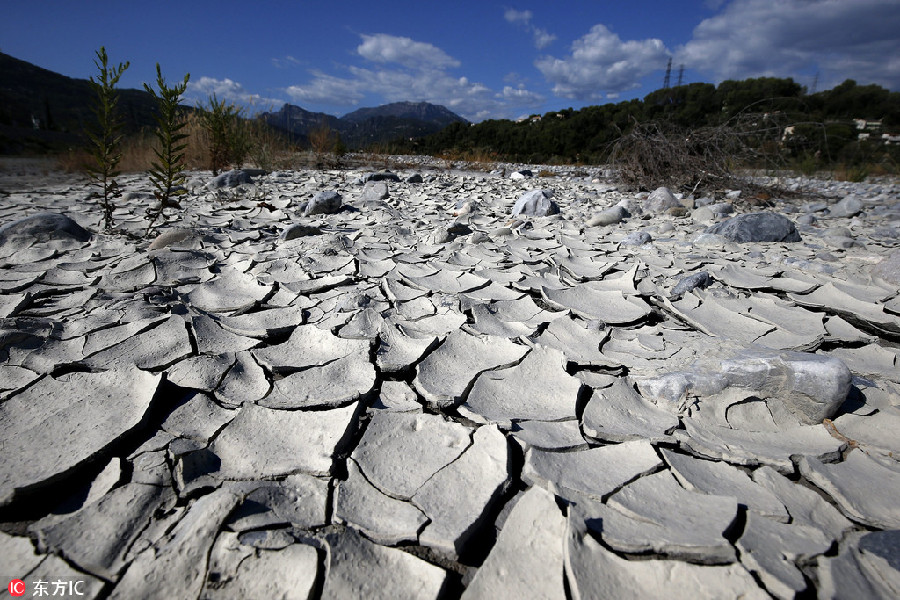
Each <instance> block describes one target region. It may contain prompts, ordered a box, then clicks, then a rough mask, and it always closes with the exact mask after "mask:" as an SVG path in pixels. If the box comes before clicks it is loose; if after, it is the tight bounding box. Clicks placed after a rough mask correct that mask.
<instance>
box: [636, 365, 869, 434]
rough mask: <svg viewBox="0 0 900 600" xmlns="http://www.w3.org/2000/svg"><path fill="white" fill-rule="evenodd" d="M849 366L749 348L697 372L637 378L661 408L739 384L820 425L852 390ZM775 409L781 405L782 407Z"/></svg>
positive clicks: (754, 393) (639, 386) (644, 394)
mask: <svg viewBox="0 0 900 600" xmlns="http://www.w3.org/2000/svg"><path fill="white" fill-rule="evenodd" d="M850 379H851V375H850V370H849V369H847V366H846V365H844V363H843V362H841V361H840V360H838V359H834V358H831V357H826V356H821V355H818V354H809V353H804V352H774V351H771V350H755V349H754V350H746V351H744V352H741V353H739V354H737V355H736V356H734V357H733V358H728V359H724V360H710V361H708V363H707V364H706V365H704V366H702V367H700V368H698V369H696V370H695V371H689V372H681V373H670V374H667V375H664V376H662V377H659V378H651V379H644V380H641V381H638V388H639V389H640V391H641V394H642V395H643V396H644V397H645V398H648V399H650V400H652V401H653V402H655V403H656V404H657V405H658V406H662V407H666V406H668V407H675V406H678V405H679V404H680V403H681V402H683V401H684V399H685V398H687V397H688V396H690V397H704V396H712V395H714V394H718V393H719V392H721V391H722V390H724V389H726V388H740V389H742V390H747V391H748V392H750V393H752V394H753V395H755V396H757V397H759V398H761V399H764V400H766V402H767V403H768V404H769V405H770V406H776V407H777V408H780V407H784V408H786V409H787V410H788V411H790V413H791V414H793V415H794V416H795V417H796V418H797V419H798V421H799V422H800V423H803V424H808V425H813V424H817V423H821V422H822V420H823V419H826V418H829V417H831V416H833V415H834V414H835V412H837V410H838V408H840V406H841V404H843V402H844V400H846V399H847V394H848V393H849V392H850ZM777 408H776V409H777Z"/></svg>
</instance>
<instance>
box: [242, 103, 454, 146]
mask: <svg viewBox="0 0 900 600" xmlns="http://www.w3.org/2000/svg"><path fill="white" fill-rule="evenodd" d="M260 117H261V118H262V119H264V120H265V121H266V122H267V123H269V124H270V125H273V126H274V127H277V128H279V129H282V130H284V131H286V132H288V133H289V134H290V135H291V136H293V137H294V139H295V140H297V141H305V139H306V138H307V136H308V135H309V133H310V132H311V131H313V130H315V129H316V128H318V127H321V126H322V125H326V126H328V127H329V128H330V129H332V130H334V131H336V132H337V133H339V134H340V136H341V139H342V140H343V142H344V144H345V145H346V146H347V147H348V148H351V149H353V148H364V147H366V146H368V145H371V144H377V143H380V142H390V141H393V140H397V139H400V138H417V137H423V136H426V135H429V134H432V133H436V132H438V131H440V130H442V129H443V128H444V127H446V126H447V125H450V124H451V123H467V122H468V121H466V120H465V119H463V118H462V117H460V116H459V115H457V114H455V113H453V112H451V111H449V110H447V109H446V108H444V107H443V106H438V105H435V104H429V103H428V102H395V103H393V104H385V105H383V106H377V107H374V108H360V109H359V110H355V111H353V112H352V113H349V114H346V115H344V116H343V117H341V118H337V117H334V116H332V115H327V114H325V113H316V112H310V111H307V110H304V109H302V108H300V107H299V106H294V105H292V104H285V105H284V106H283V107H282V108H281V110H279V111H278V112H273V113H263V114H262V115H260Z"/></svg>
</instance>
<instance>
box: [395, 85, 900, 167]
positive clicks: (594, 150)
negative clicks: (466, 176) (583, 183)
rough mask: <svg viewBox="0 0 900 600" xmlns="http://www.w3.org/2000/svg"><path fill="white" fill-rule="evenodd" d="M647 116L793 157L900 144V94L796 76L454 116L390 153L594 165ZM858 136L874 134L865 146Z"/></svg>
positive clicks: (868, 156)
mask: <svg viewBox="0 0 900 600" xmlns="http://www.w3.org/2000/svg"><path fill="white" fill-rule="evenodd" d="M855 120H865V121H866V123H865V124H864V125H863V124H861V123H857V122H856V121H855ZM648 122H659V123H662V124H664V125H665V126H666V127H667V128H670V129H678V128H682V129H685V130H691V129H697V128H704V127H719V126H728V127H734V128H739V129H740V131H741V133H742V134H746V135H747V136H748V137H747V139H748V143H751V144H755V145H757V146H760V147H761V146H764V145H766V144H769V145H772V144H775V145H777V146H779V149H780V151H781V152H782V153H783V154H785V155H786V156H787V157H788V158H790V159H792V160H795V161H797V160H803V159H805V158H809V157H814V158H815V159H816V160H820V161H822V162H835V161H843V162H853V161H854V160H867V161H871V160H872V158H873V153H874V154H875V155H878V156H879V157H880V156H881V155H882V154H884V155H891V156H892V155H894V154H896V149H897V148H898V144H897V143H894V144H892V145H886V144H885V143H884V142H885V140H883V139H882V135H884V134H900V92H891V91H889V90H886V89H884V88H882V87H880V86H878V85H862V86H861V85H857V84H856V82H854V81H852V80H847V81H845V82H844V83H842V84H840V85H839V86H837V87H835V88H834V89H831V90H827V91H821V92H818V93H815V94H808V93H807V91H806V90H805V88H803V87H802V86H800V85H799V84H797V83H795V82H794V81H793V80H791V79H777V78H758V79H747V80H744V81H724V82H722V83H721V84H719V85H718V86H714V85H712V84H709V83H692V84H689V85H683V86H678V87H674V88H669V89H660V90H657V91H655V92H652V93H651V94H649V95H647V96H646V97H645V98H644V99H643V100H629V101H624V102H619V103H615V104H605V105H602V106H589V107H585V108H583V109H581V110H572V109H571V108H569V109H566V110H561V111H554V112H550V113H547V114H544V115H532V116H531V117H529V118H527V119H524V120H520V121H508V120H488V121H483V122H481V123H478V124H476V125H471V126H470V125H467V124H463V123H456V124H452V125H450V126H448V127H447V128H445V129H444V130H442V131H441V132H439V133H437V134H434V135H431V136H428V137H426V138H424V139H422V140H418V141H414V142H408V141H407V142H398V143H397V144H395V146H394V148H393V150H394V151H398V152H401V151H402V152H412V153H422V154H433V155H441V154H450V155H457V156H467V155H468V156H482V157H483V156H491V157H497V158H503V159H509V160H515V161H522V162H530V163H544V162H586V163H597V162H603V161H605V160H606V159H607V158H608V156H609V153H610V150H611V147H612V144H613V143H614V142H615V141H616V140H618V139H619V138H621V137H622V135H623V134H625V133H628V132H629V131H631V130H632V129H633V127H634V126H635V124H637V123H648ZM860 133H862V134H869V139H868V140H863V143H860ZM863 137H865V135H864V136H863Z"/></svg>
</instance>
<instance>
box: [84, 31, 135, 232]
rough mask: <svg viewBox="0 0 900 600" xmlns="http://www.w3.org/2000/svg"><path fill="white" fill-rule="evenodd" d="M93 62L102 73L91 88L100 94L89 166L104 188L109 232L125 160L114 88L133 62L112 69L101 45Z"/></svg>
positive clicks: (105, 221) (106, 220) (103, 202)
mask: <svg viewBox="0 0 900 600" xmlns="http://www.w3.org/2000/svg"><path fill="white" fill-rule="evenodd" d="M94 64H95V65H97V68H98V69H99V70H100V76H99V79H98V80H95V79H94V78H93V77H91V87H93V88H94V91H95V92H96V94H97V95H96V98H95V102H94V114H95V115H96V116H97V124H96V129H94V130H93V131H91V130H89V131H88V132H87V133H88V138H89V139H90V141H91V154H92V158H93V164H91V165H90V166H89V167H88V175H90V177H91V179H93V181H94V184H95V185H97V186H98V187H99V188H100V190H101V194H100V201H101V202H102V204H103V225H104V228H105V229H106V230H107V231H108V230H110V229H112V214H113V210H115V206H114V204H113V200H114V199H115V198H117V197H119V196H120V195H121V192H120V191H119V186H118V184H117V183H116V179H115V178H116V177H117V176H118V175H119V171H117V170H116V167H117V166H118V164H119V161H120V160H121V159H122V153H121V151H120V150H119V143H120V142H121V141H122V133H121V131H122V117H121V115H120V114H119V113H118V111H117V110H116V105H117V104H118V102H119V94H118V92H117V91H116V89H115V88H116V84H117V83H119V79H120V78H121V77H122V73H124V72H125V69H127V68H128V67H129V65H130V64H131V63H130V62H126V63H124V64H123V63H119V65H118V66H117V67H115V68H110V66H109V58H108V57H107V55H106V48H105V47H103V46H101V47H100V49H99V50H98V51H97V58H96V59H95V60H94Z"/></svg>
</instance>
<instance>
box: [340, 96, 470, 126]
mask: <svg viewBox="0 0 900 600" xmlns="http://www.w3.org/2000/svg"><path fill="white" fill-rule="evenodd" d="M379 117H381V118H385V117H393V118H396V119H409V120H412V121H424V122H426V123H434V124H436V125H441V126H443V127H446V126H447V125H449V124H450V123H456V122H461V123H465V122H466V120H465V119H463V118H462V117H460V116H459V115H458V114H456V113H454V112H450V111H449V110H447V109H446V108H444V107H443V106H439V105H436V104H429V103H428V102H394V103H393V104H385V105H383V106H377V107H375V108H360V109H359V110H355V111H353V112H352V113H347V114H346V115H344V116H343V117H341V120H343V121H349V122H353V123H358V122H361V121H365V120H367V119H373V118H379Z"/></svg>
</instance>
